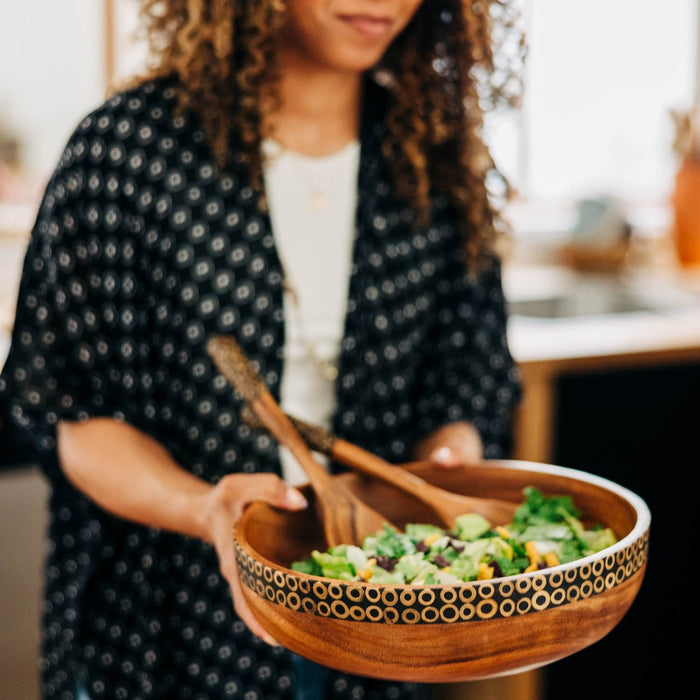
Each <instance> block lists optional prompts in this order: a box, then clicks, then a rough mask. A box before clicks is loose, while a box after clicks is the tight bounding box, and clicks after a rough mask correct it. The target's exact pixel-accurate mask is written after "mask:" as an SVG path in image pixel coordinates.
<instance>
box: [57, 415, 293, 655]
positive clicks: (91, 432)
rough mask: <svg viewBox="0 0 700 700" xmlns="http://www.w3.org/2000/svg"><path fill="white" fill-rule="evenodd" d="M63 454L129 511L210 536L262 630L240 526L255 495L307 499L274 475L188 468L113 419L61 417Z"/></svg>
mask: <svg viewBox="0 0 700 700" xmlns="http://www.w3.org/2000/svg"><path fill="white" fill-rule="evenodd" d="M57 435H58V455H59V460H60V463H61V468H62V469H63V472H64V473H65V475H66V477H67V479H68V480H69V481H70V482H71V483H72V484H73V485H74V486H75V487H76V488H78V489H80V491H82V492H83V493H84V494H85V495H86V496H87V497H88V498H90V499H92V500H93V501H94V502H95V503H97V504H98V505H99V506H101V507H102V508H104V509H105V510H108V511H109V512H111V513H113V514H115V515H118V516H119V517H121V518H125V519H126V520H130V521H132V522H137V523H142V524H144V525H148V526H150V527H156V528H161V529H164V530H169V531H170V532H177V533H180V534H182V535H188V536H189V537H196V538H198V539H201V540H205V541H207V542H210V543H211V544H213V545H214V547H215V548H216V552H217V554H218V556H219V566H220V567H221V573H222V575H223V576H224V578H225V579H226V581H228V584H229V585H230V586H231V594H232V596H233V603H234V606H235V608H236V612H237V613H238V615H239V616H240V617H241V619H242V620H243V622H245V624H246V625H248V627H249V628H250V629H251V631H252V632H253V633H254V634H257V635H259V636H260V637H262V638H263V639H264V640H265V641H267V642H269V643H271V644H276V643H277V642H276V641H275V640H273V639H271V638H270V636H269V635H268V634H267V633H266V632H265V631H264V630H263V629H262V627H261V626H260V625H259V624H258V622H257V621H256V620H255V618H254V617H253V614H252V613H251V611H250V609H249V608H248V606H247V605H246V604H245V601H244V600H243V596H242V593H241V585H240V582H239V580H238V572H237V570H236V562H235V555H234V548H233V526H234V525H235V523H236V520H238V518H239V517H240V516H241V513H243V509H244V508H245V507H246V505H247V504H248V503H250V502H251V501H258V500H262V501H266V502H267V503H269V504H270V505H273V506H276V507H278V508H286V509H289V510H299V509H301V508H305V507H306V500H305V499H304V497H303V496H302V495H301V493H299V491H297V490H296V489H293V488H290V487H288V486H287V485H286V484H285V483H284V481H282V479H280V478H279V477H278V476H275V475H274V474H229V475H227V476H224V477H223V478H222V479H221V480H220V481H219V482H218V484H216V485H212V484H210V483H209V482H206V481H203V480H202V479H200V478H198V477H197V476H195V475H194V474H191V473H190V472H187V471H185V470H184V469H183V468H182V467H181V466H180V465H179V464H177V462H176V461H175V460H174V459H173V457H172V456H171V455H170V454H169V453H168V451H167V450H166V449H165V448H164V447H163V446H162V445H161V444H160V443H158V442H156V441H155V440H154V439H153V438H152V437H150V436H149V435H147V434H145V433H143V432H141V431H140V430H138V429H136V428H134V427H133V426H131V425H129V424H127V423H123V422H120V421H116V420H114V419H111V418H93V419H91V420H88V421H85V422H82V423H76V422H66V421H61V423H59V425H58V429H57Z"/></svg>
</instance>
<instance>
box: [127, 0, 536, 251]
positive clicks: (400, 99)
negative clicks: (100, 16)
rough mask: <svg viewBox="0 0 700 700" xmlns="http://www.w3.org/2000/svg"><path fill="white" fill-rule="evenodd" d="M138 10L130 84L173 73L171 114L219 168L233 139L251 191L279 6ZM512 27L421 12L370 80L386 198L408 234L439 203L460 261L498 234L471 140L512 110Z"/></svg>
mask: <svg viewBox="0 0 700 700" xmlns="http://www.w3.org/2000/svg"><path fill="white" fill-rule="evenodd" d="M140 3H141V4H140V14H141V20H142V31H143V32H144V34H145V38H146V40H147V42H148V46H149V50H150V51H149V55H150V62H149V66H148V72H147V74H146V75H144V76H141V78H142V79H144V78H148V79H151V78H155V77H159V76H165V75H169V74H173V73H175V74H176V75H177V76H178V78H179V84H180V89H179V93H178V99H179V107H180V108H181V109H189V110H192V111H194V112H195V113H196V114H197V116H198V118H199V120H200V122H201V124H202V127H203V129H204V131H205V133H206V135H207V138H208V141H209V143H210V145H211V147H212V150H213V152H214V154H215V156H216V158H217V160H218V162H219V164H220V165H223V164H224V163H225V162H226V160H227V158H228V157H229V154H230V146H231V143H232V139H234V138H235V142H236V143H237V144H238V145H239V148H240V153H238V154H237V155H238V157H239V158H240V159H241V160H242V162H243V163H244V164H245V166H246V167H247V168H248V170H249V172H250V177H251V182H252V184H253V185H254V186H256V187H258V188H259V189H260V190H261V191H262V189H263V188H262V187H261V184H262V179H263V177H262V173H263V161H262V156H261V155H260V154H261V148H260V146H261V142H262V140H263V138H265V136H266V134H264V133H263V129H264V128H265V123H264V120H263V119H262V115H269V114H274V112H275V108H276V106H277V104H278V102H277V100H278V97H277V93H276V81H277V78H278V76H279V70H280V67H279V65H278V62H277V60H276V58H277V54H276V50H275V47H276V44H277V38H278V36H279V32H280V31H281V30H282V28H283V27H284V24H285V10H286V8H285V4H284V0H140ZM518 19H519V7H518V2H517V0H425V1H424V2H423V3H422V5H421V6H420V7H419V9H418V11H417V12H416V15H415V16H414V17H413V19H412V20H411V22H410V23H409V25H408V26H407V27H406V28H405V29H404V31H403V32H402V33H401V35H400V36H399V37H397V39H396V40H395V41H394V42H393V44H392V45H391V46H390V47H389V49H388V51H387V52H386V54H385V55H384V57H383V58H382V60H381V62H380V64H379V65H378V66H376V67H375V69H374V75H375V78H376V80H377V81H378V82H379V83H380V84H382V85H383V86H385V87H386V88H387V90H388V92H389V95H390V97H389V106H388V109H387V111H386V115H385V121H386V125H387V136H386V139H385V142H384V144H383V151H384V154H385V155H386V157H387V158H388V161H389V162H390V163H391V164H392V168H393V178H394V184H395V188H396V191H397V194H398V195H399V196H400V197H402V198H403V199H405V200H406V201H408V202H409V203H410V204H411V205H412V207H413V209H414V211H415V212H416V214H417V220H418V221H420V222H426V221H427V219H428V217H429V212H430V204H431V198H432V196H433V195H435V194H436V193H441V194H443V195H444V196H446V197H447V199H448V201H449V202H450V203H451V205H452V206H453V207H454V208H455V209H456V211H457V214H458V216H459V217H460V220H461V221H462V222H463V231H464V245H465V247H466V252H467V258H468V260H470V261H474V260H478V259H482V258H484V257H485V255H484V254H486V256H487V255H488V254H489V253H492V252H494V251H495V250H496V249H497V245H498V243H499V242H500V240H502V238H503V234H504V233H506V231H507V225H506V223H505V221H504V219H503V217H502V216H501V212H500V208H499V206H498V204H497V202H496V201H495V197H494V196H493V191H492V188H490V186H489V182H493V181H500V185H501V187H503V185H504V184H505V187H506V190H507V188H508V183H507V181H506V179H505V178H504V177H503V176H502V174H501V173H500V172H499V170H498V168H497V167H496V165H495V164H494V162H493V160H492V158H491V157H490V155H489V151H488V148H487V147H486V145H485V143H484V140H483V133H482V132H483V121H484V120H483V117H484V113H485V112H486V111H487V110H490V109H495V108H498V107H501V106H505V107H507V108H509V107H513V106H517V105H518V103H519V99H520V95H521V80H520V69H521V67H522V63H523V59H524V56H525V42H524V38H523V36H522V34H521V32H520V30H519V28H518ZM232 85H234V86H235V89H231V86H232ZM261 201H262V202H263V206H264V198H262V200H261Z"/></svg>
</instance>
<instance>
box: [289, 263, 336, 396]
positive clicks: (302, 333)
mask: <svg viewBox="0 0 700 700" xmlns="http://www.w3.org/2000/svg"><path fill="white" fill-rule="evenodd" d="M282 288H283V289H284V291H285V292H287V294H289V298H290V299H291V301H292V308H293V310H294V315H295V319H296V323H297V328H298V329H299V340H300V341H301V344H302V345H303V346H304V350H306V353H307V355H308V356H309V357H310V358H311V359H312V360H313V362H314V364H315V365H316V368H317V369H318V371H319V372H320V373H321V376H322V377H324V378H325V379H327V380H328V381H329V382H334V381H335V380H336V379H337V378H338V367H337V365H336V364H335V363H333V362H330V361H329V360H326V359H325V358H323V357H321V355H320V354H319V352H318V350H317V349H316V346H315V345H314V343H313V341H312V340H311V338H310V337H309V334H308V333H307V331H306V326H305V324H304V319H303V318H302V315H301V303H300V299H299V292H298V291H297V289H296V287H294V285H293V284H292V282H291V279H290V278H289V276H288V275H287V274H286V273H284V278H283V282H282Z"/></svg>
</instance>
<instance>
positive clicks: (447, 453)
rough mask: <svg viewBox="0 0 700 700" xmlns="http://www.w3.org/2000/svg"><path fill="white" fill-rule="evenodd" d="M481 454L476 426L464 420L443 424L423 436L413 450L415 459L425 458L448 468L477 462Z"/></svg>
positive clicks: (480, 443) (481, 445)
mask: <svg viewBox="0 0 700 700" xmlns="http://www.w3.org/2000/svg"><path fill="white" fill-rule="evenodd" d="M483 456H484V446H483V444H482V442H481V437H480V436H479V433H478V432H477V430H476V428H475V427H474V426H473V425H472V424H471V423H467V422H466V421H459V422H457V423H449V424H447V425H443V426H442V427H441V428H438V429H437V430H436V431H435V432H433V433H431V434H430V435H428V436H427V437H425V438H423V440H421V441H420V442H419V443H418V444H417V445H416V449H415V451H414V457H415V459H419V460H424V459H426V460H429V461H431V462H433V463H434V464H435V465H436V466H439V467H446V468H448V469H449V468H452V467H457V466H459V465H460V464H465V463H467V464H468V463H473V462H479V461H480V460H482V459H483Z"/></svg>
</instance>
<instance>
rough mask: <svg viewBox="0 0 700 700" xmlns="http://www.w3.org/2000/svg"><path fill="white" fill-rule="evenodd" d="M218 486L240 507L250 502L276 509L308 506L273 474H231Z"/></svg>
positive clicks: (300, 496) (305, 501) (296, 491)
mask: <svg viewBox="0 0 700 700" xmlns="http://www.w3.org/2000/svg"><path fill="white" fill-rule="evenodd" d="M220 484H221V486H222V488H224V489H225V490H226V492H227V496H228V498H229V499H230V500H231V501H237V502H238V503H239V504H240V505H241V506H245V505H247V504H248V503H251V502H252V501H265V502H267V503H269V504H270V505H272V506H276V507H278V508H285V509H287V510H302V509H303V508H306V507H307V506H308V505H309V504H308V502H307V500H306V499H305V498H304V496H303V495H302V493H301V492H300V491H298V490H297V489H295V488H293V487H291V486H288V485H287V484H285V483H284V481H283V480H282V479H280V478H279V477H278V476H276V475H275V474H255V475H252V474H251V475H248V474H232V475H230V476H227V477H224V479H222V480H221V482H220ZM241 511H242V507H241Z"/></svg>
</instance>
